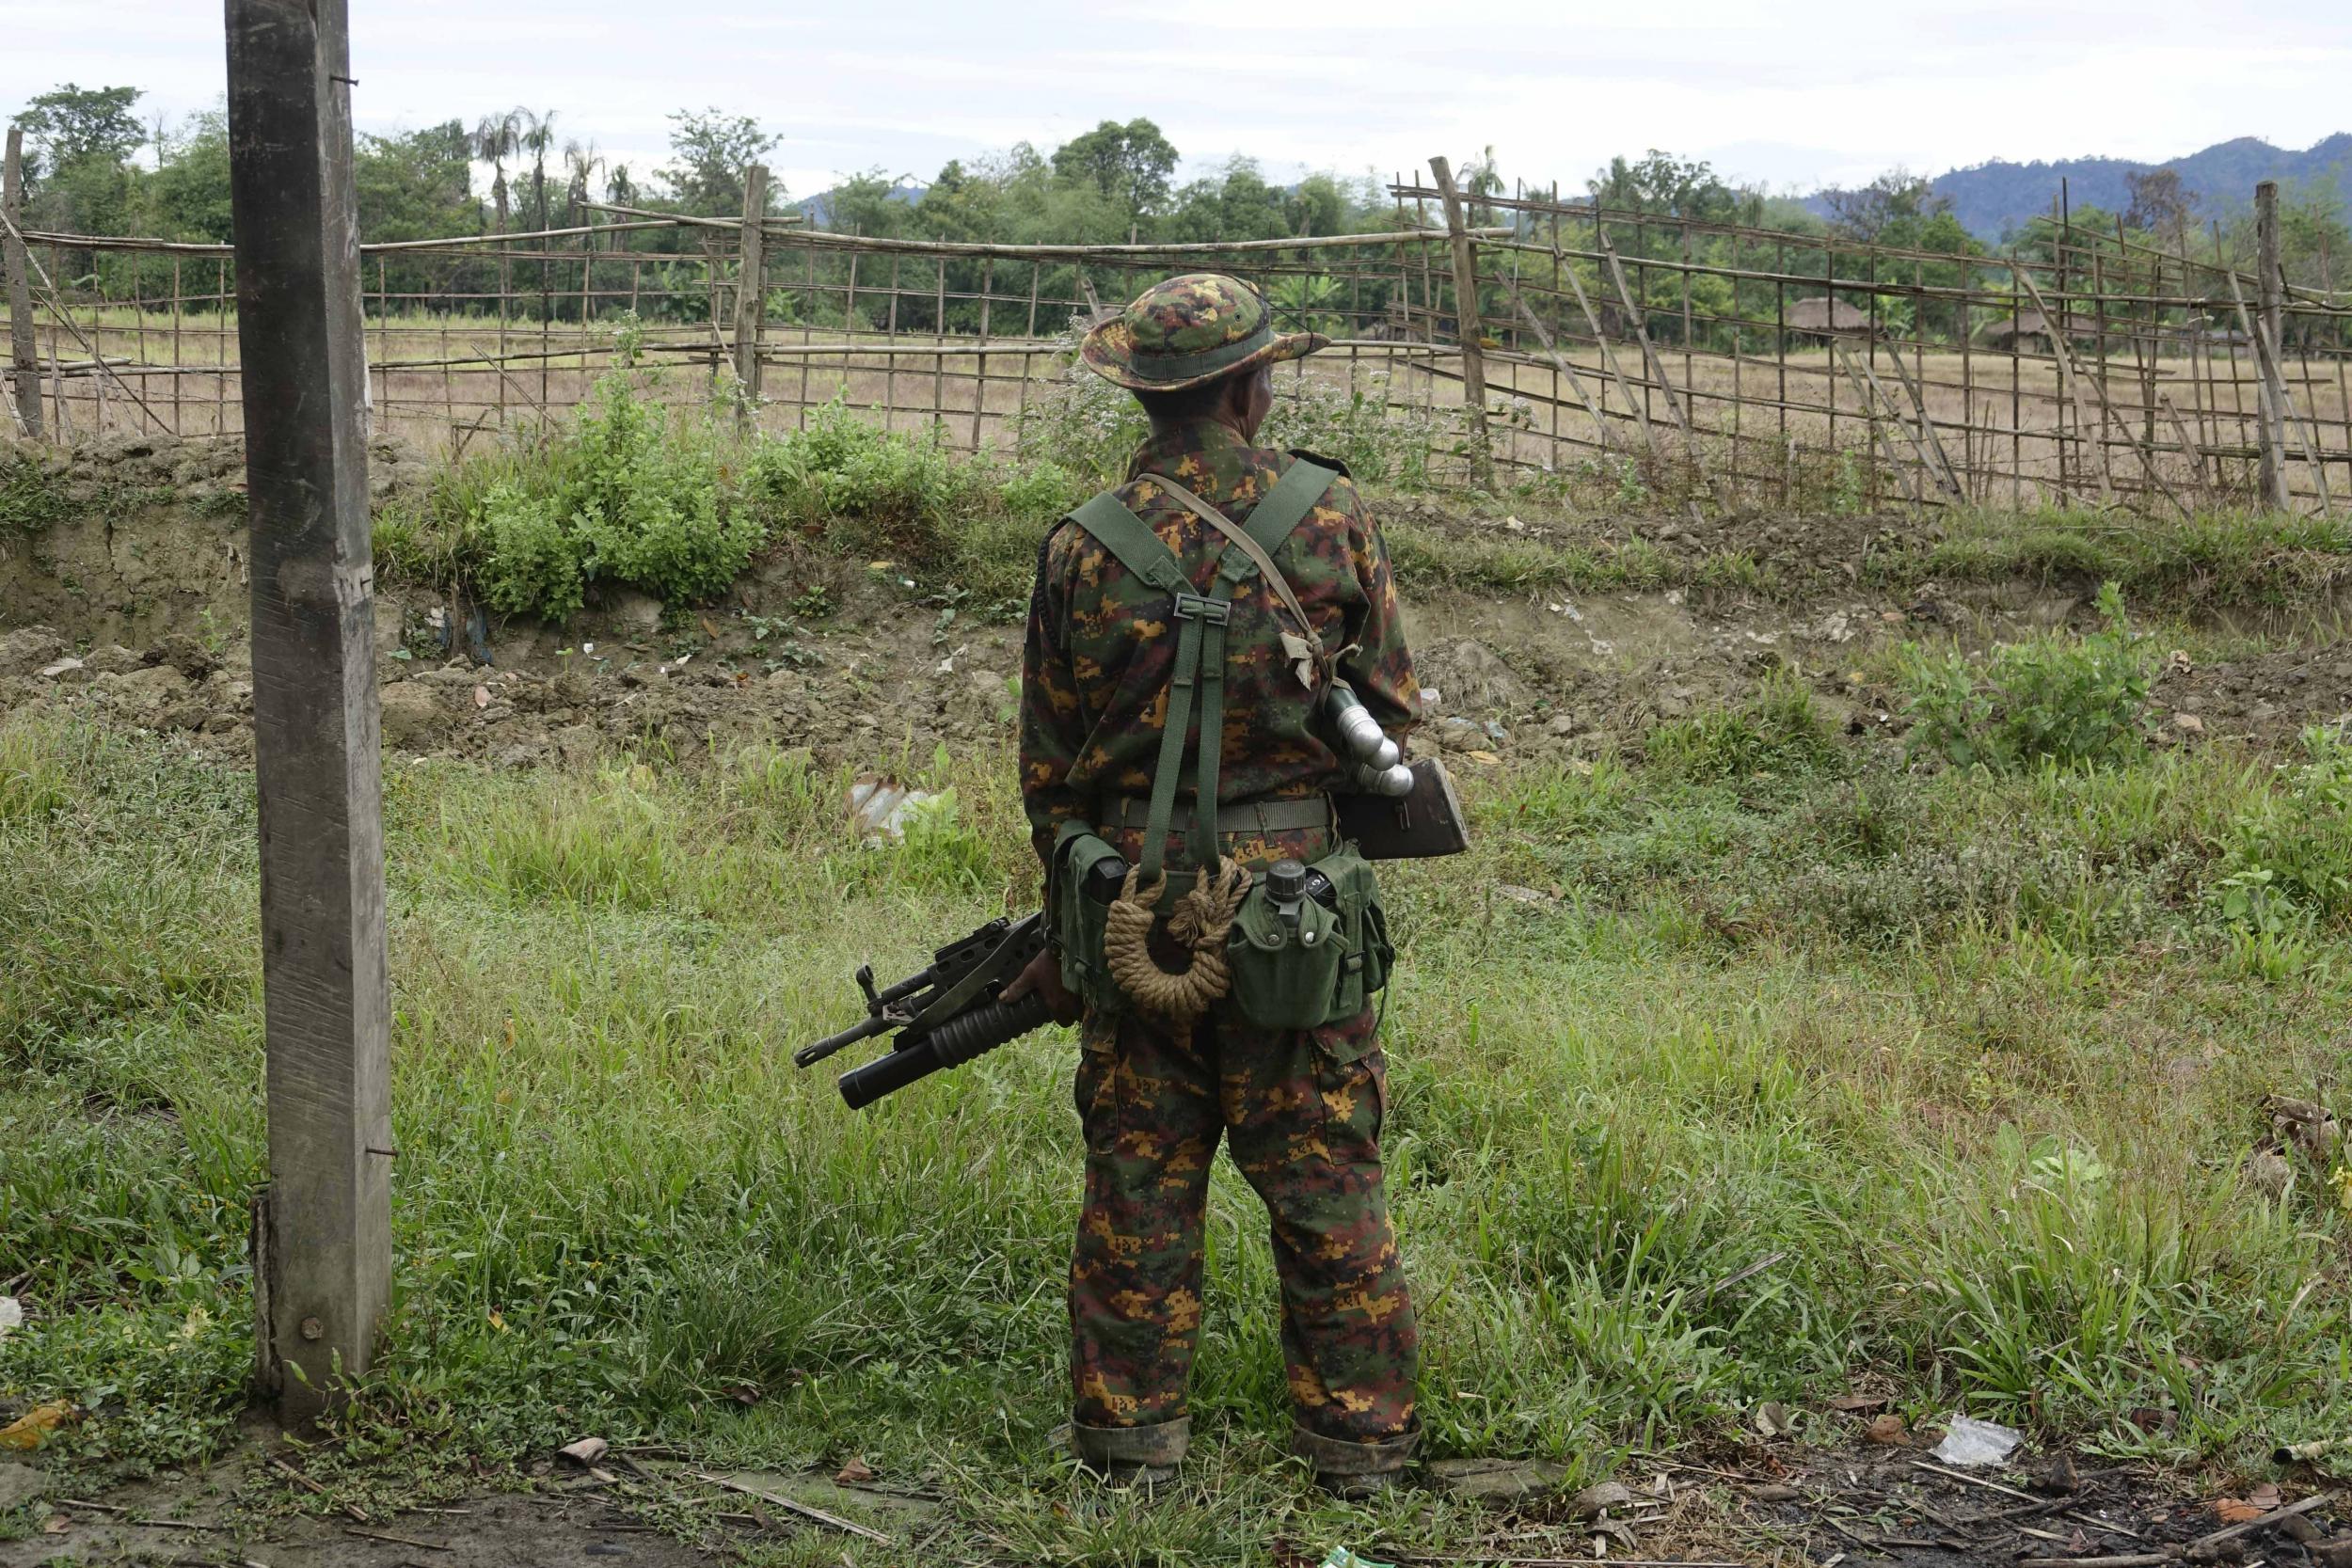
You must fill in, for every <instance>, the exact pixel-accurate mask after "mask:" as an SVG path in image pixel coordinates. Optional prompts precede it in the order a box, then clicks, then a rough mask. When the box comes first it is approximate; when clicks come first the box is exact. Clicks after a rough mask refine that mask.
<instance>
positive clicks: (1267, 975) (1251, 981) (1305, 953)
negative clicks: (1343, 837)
mask: <svg viewBox="0 0 2352 1568" xmlns="http://www.w3.org/2000/svg"><path fill="white" fill-rule="evenodd" d="M1309 869H1310V870H1311V871H1318V872H1321V873H1322V874H1323V875H1324V876H1325V877H1327V878H1328V879H1330V882H1331V886H1332V890H1333V892H1334V893H1335V894H1336V895H1337V896H1336V897H1335V898H1334V900H1333V902H1334V903H1335V904H1336V905H1337V908H1335V909H1326V908H1325V907H1324V906H1323V905H1322V904H1320V903H1318V902H1316V901H1315V900H1314V899H1312V898H1307V899H1302V900H1301V901H1300V903H1299V911H1298V923H1297V925H1295V926H1293V925H1291V924H1290V923H1289V922H1287V921H1285V920H1284V919H1283V918H1282V915H1281V911H1280V910H1279V908H1277V906H1276V905H1275V902H1274V900H1272V899H1271V898H1268V897H1267V896H1266V895H1265V885H1264V882H1263V880H1261V881H1260V882H1259V883H1258V885H1257V886H1255V887H1252V888H1251V889H1250V891H1249V895H1248V897H1247V898H1245V899H1243V900H1242V906H1241V908H1240V910H1238V911H1235V913H1234V916H1233V931H1232V936H1231V937H1230V938H1228V939H1227V942H1226V944H1225V958H1226V963H1227V964H1228V966H1229V967H1230V968H1231V969H1232V974H1233V990H1232V998H1233V1005H1234V1006H1236V1007H1237V1008H1239V1009H1240V1011H1241V1015H1242V1017H1243V1018H1245V1019H1247V1020H1248V1022H1251V1023H1253V1024H1255V1025H1257V1026H1258V1027H1260V1028H1264V1029H1318V1028H1321V1027H1323V1026H1324V1025H1326V1024H1329V1023H1340V1022H1346V1021H1347V1020H1349V1019H1352V1018H1355V1017H1357V1016H1358V1015H1359V1014H1360V1013H1362V1012H1363V1011H1364V1009H1365V1008H1367V1007H1369V1006H1372V999H1373V998H1374V997H1375V995H1377V994H1378V993H1379V992H1380V990H1381V989H1382V988H1384V987H1385V986H1387V985H1388V983H1389V970H1390V968H1391V965H1393V964H1394V963H1395V962H1396V949H1395V948H1394V947H1392V946H1391V945H1390V942H1389V923H1388V916H1387V914H1386V912H1385V911H1382V909H1381V908H1380V883H1379V879H1378V878H1376V877H1375V875H1374V874H1373V869H1372V863H1371V862H1369V861H1367V860H1365V859H1364V857H1363V856H1362V855H1360V854H1359V853H1358V852H1357V851H1356V847H1355V846H1354V845H1352V844H1351V845H1343V846H1342V847H1340V848H1338V849H1336V850H1334V851H1332V852H1331V853H1330V854H1328V855H1326V856H1325V857H1324V858H1323V859H1321V860H1319V861H1317V862H1315V863H1314V864H1313V865H1311V867H1309ZM1371 1040H1372V1037H1371V1036H1370V1035H1367V1036H1366V1049H1370V1043H1371Z"/></svg>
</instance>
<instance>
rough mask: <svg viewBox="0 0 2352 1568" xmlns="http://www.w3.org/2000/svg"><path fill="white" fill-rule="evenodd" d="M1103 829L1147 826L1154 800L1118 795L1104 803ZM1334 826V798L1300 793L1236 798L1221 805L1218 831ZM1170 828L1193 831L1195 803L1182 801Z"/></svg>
mask: <svg viewBox="0 0 2352 1568" xmlns="http://www.w3.org/2000/svg"><path fill="white" fill-rule="evenodd" d="M1100 815H1101V816H1102V818H1103V820H1102V822H1101V824H1100V826H1102V827H1103V828H1104V829H1105V830H1108V829H1117V828H1148V827H1150V826H1151V822H1152V802H1151V801H1150V800H1147V799H1145V798H1144V797H1143V796H1140V795H1116V796H1113V797H1112V798H1111V799H1109V800H1105V801H1104V802H1103V810H1102V812H1101V814H1100ZM1330 826H1331V798H1330V797H1329V796H1327V795H1297V796H1291V797H1286V798H1284V799H1281V800H1235V801H1233V802H1232V804H1230V805H1224V806H1219V807H1218V808H1217V811H1216V831H1217V832H1219V833H1295V832H1307V831H1309V830H1311V829H1316V828H1329V827H1330ZM1191 831H1192V802H1191V801H1189V800H1179V801H1177V802H1176V804H1175V806H1174V807H1173V809H1172V811H1171V814H1170V816H1169V818H1168V832H1172V833H1183V832H1191Z"/></svg>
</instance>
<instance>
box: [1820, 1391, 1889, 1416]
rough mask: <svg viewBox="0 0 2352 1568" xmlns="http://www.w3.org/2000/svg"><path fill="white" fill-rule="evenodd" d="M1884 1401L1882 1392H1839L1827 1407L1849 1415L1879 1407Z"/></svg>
mask: <svg viewBox="0 0 2352 1568" xmlns="http://www.w3.org/2000/svg"><path fill="white" fill-rule="evenodd" d="M1885 1403H1886V1396H1885V1395H1884V1394H1840V1395H1838V1396H1837V1397H1836V1399H1834V1400H1832V1401H1830V1402H1829V1407H1830V1408H1831V1409H1832V1410H1836V1411H1839V1412H1841V1413H1843V1414H1845V1415H1849V1416H1851V1415H1855V1414H1857V1413H1859V1412H1861V1411H1865V1410H1877V1409H1881V1408H1883V1406H1884V1405H1885Z"/></svg>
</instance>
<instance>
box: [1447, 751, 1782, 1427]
mask: <svg viewBox="0 0 2352 1568" xmlns="http://www.w3.org/2000/svg"><path fill="white" fill-rule="evenodd" d="M1471 754H1472V755H1476V754H1477V753H1475V752H1472V753H1471ZM1796 1425H1797V1423H1796V1422H1795V1421H1793V1420H1791V1419H1789V1417H1788V1406H1787V1405H1785V1404H1783V1403H1781V1402H1779V1401H1778V1400H1768V1401H1766V1402H1764V1403H1762V1404H1759V1405H1757V1406H1756V1431H1758V1432H1760V1433H1763V1434H1764V1435H1765V1436H1767V1437H1780V1436H1784V1435H1786V1434H1787V1433H1790V1432H1793V1431H1794V1430H1796Z"/></svg>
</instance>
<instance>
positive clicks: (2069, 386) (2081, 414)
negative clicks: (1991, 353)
mask: <svg viewBox="0 0 2352 1568" xmlns="http://www.w3.org/2000/svg"><path fill="white" fill-rule="evenodd" d="M2017 277H2018V281H2020V282H2022V283H2024V284H2025V285H2026V292H2027V293H2031V294H2032V295H2033V303H2034V309H2037V310H2039V311H2041V312H2042V325H2044V326H2046V327H2048V328H2049V329H2050V346H2051V348H2052V349H2053V350H2054V351H2055V352H2056V354H2057V356H2058V383H2059V386H2058V391H2059V402H2058V407H2059V408H2060V409H2061V410H2063V409H2064V408H2065V406H2066V403H2065V399H2066V397H2067V396H2069V395H2070V394H2071V395H2072V397H2073V398H2074V431H2075V435H2076V436H2077V438H2078V439H2088V437H2087V436H2084V434H2083V433H2084V432H2086V431H2088V430H2090V404H2089V403H2088V402H2086V401H2085V400H2084V398H2083V375H2082V370H2081V367H2079V366H2077V365H2076V364H2075V363H2074V344H2073V343H2072V342H2070V341H2067V334H2066V328H2067V323H2066V322H2065V320H2064V319H2062V318H2060V317H2058V316H2056V315H2054V314H2052V313H2051V310H2050V302H2049V301H2048V300H2046V299H2044V298H2042V287H2041V285H2040V284H2038V283H2036V282H2035V281H2034V280H2033V274H2032V273H2030V272H2026V271H2022V270H2021V271H2020V272H2019V273H2018V274H2017ZM2060 297H2063V296H2060ZM2105 396H2106V394H2105V392H2104V391H2102V393H2101V397H2102V399H2103V400H2104V398H2105ZM2058 472H2059V474H2060V476H2061V477H2060V479H2059V482H2058V483H2059V487H2060V494H2059V500H2060V504H2063V503H2064V499H2065V496H2064V486H2065V480H2064V478H2063V475H2064V474H2065V472H2066V444H2065V440H2064V437H2063V436H2060V438H2059V442H2058ZM2099 493H2100V494H2101V495H2102V496H2104V497H2106V499H2107V501H2108V502H2109V503H2110V504H2112V503H2113V501H2114V500H2115V484H2114V483H2113V481H2112V480H2110V479H2109V478H2108V476H2107V469H2106V464H2105V463H2102V464H2100V466H2099Z"/></svg>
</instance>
